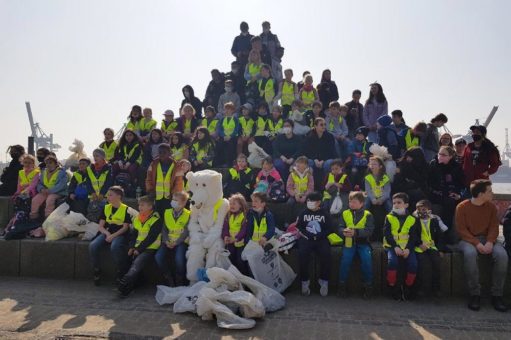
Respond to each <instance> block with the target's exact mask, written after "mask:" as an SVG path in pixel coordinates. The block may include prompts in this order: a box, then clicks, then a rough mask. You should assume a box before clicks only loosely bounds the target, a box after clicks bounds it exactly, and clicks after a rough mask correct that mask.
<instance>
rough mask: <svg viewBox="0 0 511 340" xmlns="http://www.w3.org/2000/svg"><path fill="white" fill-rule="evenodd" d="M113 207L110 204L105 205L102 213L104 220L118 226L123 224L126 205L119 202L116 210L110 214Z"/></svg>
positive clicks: (126, 210)
mask: <svg viewBox="0 0 511 340" xmlns="http://www.w3.org/2000/svg"><path fill="white" fill-rule="evenodd" d="M112 210H113V207H112V205H111V204H107V205H105V209H104V213H105V217H106V219H105V221H106V223H108V224H115V225H118V226H122V225H123V224H124V220H125V219H126V214H127V212H128V206H127V205H126V204H124V203H121V205H120V206H119V208H117V211H116V212H115V213H114V214H112Z"/></svg>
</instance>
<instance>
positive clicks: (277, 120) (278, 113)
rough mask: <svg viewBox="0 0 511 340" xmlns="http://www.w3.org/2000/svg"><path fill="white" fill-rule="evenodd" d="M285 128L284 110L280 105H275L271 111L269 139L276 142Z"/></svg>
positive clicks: (268, 125) (268, 124) (268, 123)
mask: <svg viewBox="0 0 511 340" xmlns="http://www.w3.org/2000/svg"><path fill="white" fill-rule="evenodd" d="M283 127H284V120H283V119H282V108H281V107H280V106H279V105H274V106H273V107H272V109H271V117H270V119H268V122H267V130H268V138H269V139H270V141H271V142H273V141H274V140H275V137H277V135H278V134H281V133H282V128H283Z"/></svg>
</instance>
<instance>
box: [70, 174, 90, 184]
mask: <svg viewBox="0 0 511 340" xmlns="http://www.w3.org/2000/svg"><path fill="white" fill-rule="evenodd" d="M73 178H74V179H75V180H76V184H78V185H80V184H83V183H85V181H86V180H87V177H84V176H82V174H81V173H79V172H78V171H75V172H73Z"/></svg>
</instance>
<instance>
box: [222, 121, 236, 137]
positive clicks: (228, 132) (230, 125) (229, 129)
mask: <svg viewBox="0 0 511 340" xmlns="http://www.w3.org/2000/svg"><path fill="white" fill-rule="evenodd" d="M222 128H223V129H224V135H225V136H232V134H233V133H234V129H236V121H235V120H234V117H224V119H222Z"/></svg>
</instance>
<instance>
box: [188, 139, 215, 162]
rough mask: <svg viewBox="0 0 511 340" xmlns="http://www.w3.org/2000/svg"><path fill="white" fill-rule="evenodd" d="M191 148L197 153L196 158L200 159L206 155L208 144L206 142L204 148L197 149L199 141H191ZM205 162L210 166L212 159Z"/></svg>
mask: <svg viewBox="0 0 511 340" xmlns="http://www.w3.org/2000/svg"><path fill="white" fill-rule="evenodd" d="M192 148H193V149H194V150H195V152H196V153H197V160H198V161H201V160H202V159H203V158H204V157H205V156H206V155H207V153H208V151H209V148H210V145H209V144H208V145H207V146H206V147H205V148H203V149H199V142H195V143H193V145H192ZM207 164H208V165H209V166H211V165H212V164H213V160H210V161H209V162H207Z"/></svg>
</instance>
